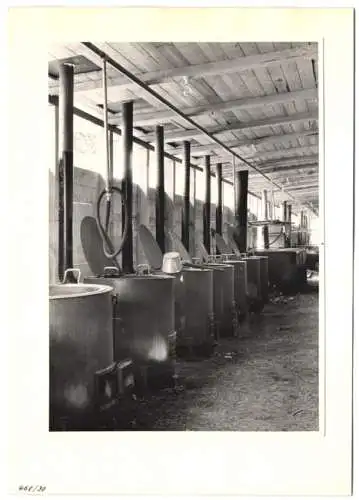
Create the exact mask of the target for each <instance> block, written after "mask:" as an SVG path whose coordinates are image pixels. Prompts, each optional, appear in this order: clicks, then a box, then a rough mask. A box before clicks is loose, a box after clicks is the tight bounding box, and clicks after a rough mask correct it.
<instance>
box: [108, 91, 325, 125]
mask: <svg viewBox="0 0 359 500" xmlns="http://www.w3.org/2000/svg"><path fill="white" fill-rule="evenodd" d="M143 92H145V91H143ZM316 95H317V89H315V88H314V89H306V90H301V91H297V92H288V93H281V94H274V95H270V96H263V97H254V98H253V97H252V98H246V99H237V100H235V101H222V102H218V97H217V102H216V104H210V105H207V106H200V107H197V106H196V107H191V108H186V109H184V110H183V112H184V113H185V114H186V115H188V116H191V117H196V116H199V115H203V114H213V113H217V112H224V111H230V110H237V111H238V110H246V111H248V110H249V109H252V108H258V109H260V108H262V107H263V106H270V105H273V104H277V103H285V104H286V105H290V104H291V103H292V102H294V101H295V100H297V99H305V98H306V97H308V96H309V97H315V96H316ZM141 97H142V96H141ZM291 111H292V113H290V114H294V113H295V112H294V111H293V108H291ZM173 116H176V113H175V112H174V111H172V110H167V109H164V110H162V111H158V112H149V113H141V114H140V113H135V114H134V122H136V124H137V125H138V126H149V125H156V124H157V123H165V122H166V120H170V119H172V117H173ZM121 120H122V115H121V114H119V115H118V116H112V117H111V119H110V123H111V124H114V125H115V124H118V123H121Z"/></svg>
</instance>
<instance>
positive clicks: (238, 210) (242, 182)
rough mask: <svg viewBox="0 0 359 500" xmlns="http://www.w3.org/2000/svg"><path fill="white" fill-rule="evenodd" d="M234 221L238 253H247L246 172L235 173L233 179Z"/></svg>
mask: <svg viewBox="0 0 359 500" xmlns="http://www.w3.org/2000/svg"><path fill="white" fill-rule="evenodd" d="M234 181H235V184H236V187H235V193H236V204H235V220H236V231H235V233H236V240H237V245H238V248H239V251H240V252H242V253H245V252H246V251H247V204H248V170H241V171H239V172H236V178H235V180H234Z"/></svg>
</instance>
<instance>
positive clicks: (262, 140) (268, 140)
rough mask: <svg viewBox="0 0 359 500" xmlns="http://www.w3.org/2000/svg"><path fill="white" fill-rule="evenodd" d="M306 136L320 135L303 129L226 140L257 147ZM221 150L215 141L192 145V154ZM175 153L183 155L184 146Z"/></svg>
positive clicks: (232, 146)
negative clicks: (290, 132) (240, 139)
mask: <svg viewBox="0 0 359 500" xmlns="http://www.w3.org/2000/svg"><path fill="white" fill-rule="evenodd" d="M306 137H315V138H317V137H318V131H311V130H303V131H302V132H296V133H294V134H283V135H269V136H265V137H258V138H255V139H246V140H243V141H238V140H237V141H229V142H226V144H227V146H228V147H229V148H233V149H236V148H242V147H249V148H251V147H256V146H267V145H272V144H277V143H278V142H286V141H296V140H297V139H304V138H306ZM218 150H221V146H219V145H218V144H214V143H208V144H200V145H198V146H194V145H192V146H191V155H192V156H203V155H206V154H210V153H211V152H216V151H218ZM172 152H173V154H175V155H176V156H183V154H184V150H183V148H176V149H172Z"/></svg>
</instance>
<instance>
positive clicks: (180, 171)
mask: <svg viewBox="0 0 359 500" xmlns="http://www.w3.org/2000/svg"><path fill="white" fill-rule="evenodd" d="M175 169H176V170H175V179H176V185H175V194H177V195H179V196H183V195H184V175H185V169H184V165H183V163H179V162H176V167H175Z"/></svg>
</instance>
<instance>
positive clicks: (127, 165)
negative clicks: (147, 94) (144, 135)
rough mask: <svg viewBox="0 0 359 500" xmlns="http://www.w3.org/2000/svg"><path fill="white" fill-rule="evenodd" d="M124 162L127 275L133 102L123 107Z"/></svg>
mask: <svg viewBox="0 0 359 500" xmlns="http://www.w3.org/2000/svg"><path fill="white" fill-rule="evenodd" d="M122 113H123V134H122V161H123V172H124V175H123V183H122V185H123V192H124V194H125V196H124V200H123V203H125V204H126V209H127V210H126V212H127V217H128V231H127V238H126V240H125V242H124V244H123V248H122V269H123V271H124V272H125V273H126V274H130V273H133V271H134V270H133V242H132V238H133V233H132V190H133V181H132V156H133V102H125V103H124V104H123V107H122ZM124 227H125V210H122V228H124Z"/></svg>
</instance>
